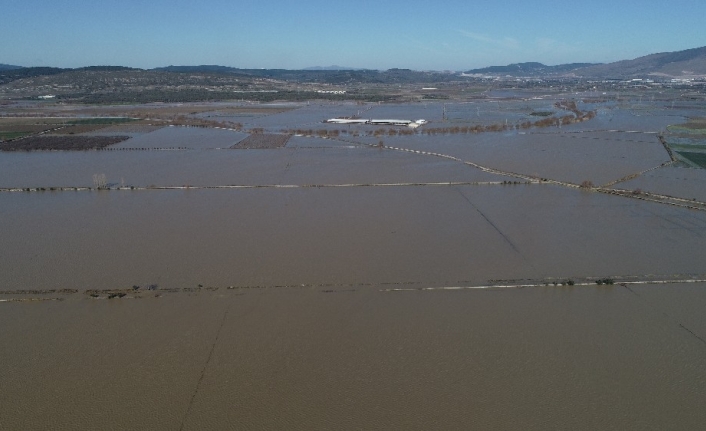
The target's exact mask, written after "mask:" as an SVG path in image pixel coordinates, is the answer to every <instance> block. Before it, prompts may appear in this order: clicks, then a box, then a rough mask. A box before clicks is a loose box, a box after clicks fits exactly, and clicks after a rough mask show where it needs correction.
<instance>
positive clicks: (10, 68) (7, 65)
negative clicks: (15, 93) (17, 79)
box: [0, 63, 22, 70]
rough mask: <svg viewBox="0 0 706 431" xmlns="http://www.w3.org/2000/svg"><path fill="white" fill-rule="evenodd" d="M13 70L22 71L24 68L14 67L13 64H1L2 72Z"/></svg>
mask: <svg viewBox="0 0 706 431" xmlns="http://www.w3.org/2000/svg"><path fill="white" fill-rule="evenodd" d="M13 69H22V66H13V65H11V64H2V63H0V70H13Z"/></svg>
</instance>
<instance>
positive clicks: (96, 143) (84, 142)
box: [0, 136, 130, 151]
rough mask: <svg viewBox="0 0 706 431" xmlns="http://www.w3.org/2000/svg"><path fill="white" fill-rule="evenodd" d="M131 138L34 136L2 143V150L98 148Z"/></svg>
mask: <svg viewBox="0 0 706 431" xmlns="http://www.w3.org/2000/svg"><path fill="white" fill-rule="evenodd" d="M127 139H130V137H129V136H32V137H28V138H24V139H16V140H14V141H8V142H2V143H0V151H85V150H98V149H101V148H105V147H107V146H108V145H113V144H117V143H119V142H122V141H125V140H127Z"/></svg>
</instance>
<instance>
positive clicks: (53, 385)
mask: <svg viewBox="0 0 706 431" xmlns="http://www.w3.org/2000/svg"><path fill="white" fill-rule="evenodd" d="M352 108H354V107H353V106H339V107H336V110H343V109H352ZM418 108H419V107H417V108H415V109H418ZM319 111H321V112H323V111H324V107H323V106H317V107H313V108H309V111H301V112H298V113H296V115H301V116H302V117H301V118H299V117H296V116H295V117H292V118H291V123H292V124H293V123H296V122H297V121H299V120H300V119H301V120H303V119H305V118H312V115H313V114H316V115H317V116H318V115H319ZM381 111H382V110H381ZM294 112H297V111H294ZM280 115H287V114H286V113H285V114H275V115H273V116H272V117H276V116H280ZM291 115H295V114H294V113H292V114H291ZM268 118H270V117H268ZM268 121H275V118H272V119H270V120H268ZM272 124H274V123H272ZM645 124H646V123H645ZM273 127H274V126H273ZM172 129H174V130H171V131H168V132H166V133H167V134H168V135H169V136H172V134H176V135H174V137H175V139H176V140H177V141H178V140H179V139H182V138H183V142H187V141H188V139H187V138H186V137H185V136H186V135H184V136H178V134H179V132H178V131H175V130H177V129H176V128H172ZM153 133H155V132H153ZM186 133H191V132H186ZM199 133H202V132H201V131H199ZM203 133H205V132H203ZM225 133H226V132H224V133H223V134H221V133H220V132H219V133H218V138H217V139H216V140H218V139H221V137H222V138H223V139H224V141H223V142H224V143H227V142H230V139H231V138H232V137H233V136H234V135H230V134H228V135H226V134H225ZM150 135H152V133H148V134H145V135H142V137H143V138H144V139H154V138H155V137H159V136H160V135H153V136H152V137H151V138H147V137H149V136H150ZM164 136H167V135H164ZM189 136H191V135H189ZM194 136H196V135H194ZM199 136H201V137H202V138H204V139H205V140H203V141H202V145H201V146H200V147H199V148H200V149H198V150H192V151H133V152H130V151H108V152H81V153H58V152H51V153H22V154H0V187H10V186H16V187H46V186H52V185H57V186H62V185H63V186H80V185H92V184H91V176H92V175H93V174H94V173H105V174H106V176H107V177H108V180H109V182H120V179H121V178H122V177H124V178H125V181H126V183H127V184H131V183H133V184H137V185H148V184H156V185H180V184H184V183H191V184H192V185H199V184H200V185H205V186H217V185H224V184H229V183H230V184H251V185H263V184H286V185H294V186H302V185H307V184H328V185H342V184H351V183H360V184H381V183H395V182H401V183H402V182H403V183H415V182H417V183H424V182H441V181H446V182H448V181H466V182H478V181H479V182H485V181H498V180H500V181H502V180H506V179H511V178H508V177H503V176H500V175H494V174H490V173H486V172H482V171H481V170H479V169H476V168H473V167H470V166H466V165H463V164H462V163H459V162H457V161H453V160H448V159H443V158H439V157H433V156H425V155H421V154H416V153H409V152H402V151H394V150H379V149H375V148H367V147H356V146H355V145H353V144H351V143H350V142H349V143H346V142H337V141H331V140H321V139H314V138H305V137H294V138H292V140H291V141H290V143H288V146H287V147H285V148H281V149H277V150H252V151H250V150H242V151H239V150H210V149H208V148H211V147H212V146H211V145H210V144H209V143H208V136H210V135H199ZM214 136H215V135H214ZM587 136H590V135H587ZM630 136H633V135H630V134H607V133H605V132H597V133H596V134H595V135H594V136H592V137H594V138H597V139H573V138H571V139H570V138H567V137H566V136H551V137H545V136H540V137H537V136H525V137H520V136H518V135H515V136H513V135H507V136H505V135H503V134H492V135H469V136H463V137H461V136H455V137H453V136H447V137H439V136H437V137H433V138H432V137H427V136H422V137H412V138H409V139H407V140H405V138H402V137H400V138H390V139H389V141H390V142H389V143H388V142H387V141H388V139H387V138H385V139H386V143H388V145H392V143H393V142H394V143H395V145H399V147H400V148H403V147H404V148H409V149H416V150H421V151H438V152H443V153H447V154H452V155H455V156H456V157H459V158H462V159H464V160H470V161H474V162H477V163H481V162H482V163H481V164H491V165H494V164H497V165H498V166H494V167H502V168H505V169H510V168H512V169H518V171H519V172H528V173H532V172H534V171H535V170H536V171H537V173H538V174H539V175H540V176H547V177H556V179H566V180H572V181H573V180H576V181H578V180H580V179H585V178H584V176H585V175H586V174H588V173H591V172H596V173H597V177H598V178H597V179H598V180H599V181H604V180H607V179H614V178H620V177H621V176H623V175H626V174H628V173H633V172H636V171H638V170H641V169H643V168H647V167H651V166H653V165H654V164H655V163H657V164H659V163H661V162H662V161H664V160H665V155H666V152H664V150H663V149H662V148H661V147H660V145H659V143H658V142H652V141H651V140H650V139H648V137H649V135H639V136H638V139H632V138H630V139H632V141H628V138H629V137H630ZM613 138H615V139H613ZM364 139H369V138H364ZM466 139H471V140H470V143H464V140H466ZM515 140H517V141H515ZM157 141H159V139H157ZM633 141H636V142H633ZM155 142H156V141H155ZM180 142H181V141H180ZM214 142H215V141H214ZM218 142H220V141H218ZM520 143H521V144H520ZM290 144H291V145H292V146H291V147H290ZM543 150H544V151H543ZM556 166H560V167H561V168H556ZM572 168H573V170H572ZM652 172H654V174H653V175H650V176H647V177H645V178H644V179H643V181H646V182H647V183H646V184H647V185H649V186H650V187H654V188H655V190H667V191H669V190H675V189H677V188H679V187H680V186H679V184H680V183H679V181H682V182H684V183H688V184H690V185H686V186H685V187H684V188H682V190H683V191H685V193H688V192H689V191H693V190H696V189H695V188H694V187H695V186H694V185H693V184H691V183H693V182H698V181H700V178H701V176H700V174H698V173H697V172H694V171H688V172H686V171H682V170H674V171H668V170H666V168H665V169H660V170H656V171H652ZM682 174H683V175H684V176H680V175H682ZM634 181H637V180H634ZM52 183H55V184H52ZM637 185H639V184H637ZM660 187H662V188H660ZM0 222H1V223H2V225H1V227H0V239H1V240H2V241H1V242H0V243H1V244H2V247H0V301H2V302H0V327H1V328H2V331H0V347H2V348H0V363H2V364H3V367H0V405H2V406H3V407H2V411H1V412H0V429H156V430H157V429H165V430H179V429H185V430H187V429H204V428H211V429H223V428H232V429H273V430H274V429H302V430H311V429H385V430H388V429H420V430H422V429H464V430H467V429H478V430H489V429H498V430H504V429H527V430H546V429H576V430H582V429H585V430H594V429H615V430H626V429H635V430H638V429H639V430H645V429H654V430H662V429H699V427H700V426H701V424H703V423H704V422H705V421H706V413H704V412H705V411H704V409H703V405H705V404H706V381H705V380H704V376H706V342H704V340H705V339H706V318H704V313H703V308H704V306H706V285H705V284H703V283H701V284H699V283H693V284H671V285H633V286H629V289H628V288H626V287H622V286H619V285H613V286H602V287H599V286H597V285H591V286H573V287H569V286H564V287H562V286H556V287H555V286H552V285H551V284H550V285H549V286H546V287H544V286H543V287H528V288H523V289H516V288H512V289H498V288H494V289H489V290H454V291H449V290H425V291H422V290H415V289H421V288H438V287H454V286H465V287H468V286H479V285H485V284H488V283H489V282H490V281H491V280H499V279H500V280H508V279H520V280H521V279H533V280H542V279H545V278H551V279H554V280H563V279H569V278H577V279H578V278H582V277H616V278H619V277H621V276H625V277H632V278H631V279H640V278H644V279H659V278H674V277H676V278H690V277H691V278H693V277H698V276H699V275H700V274H703V273H704V272H706V270H705V269H704V268H706V212H703V211H693V210H688V209H685V208H678V207H672V206H668V205H661V204H657V203H653V202H646V201H641V200H637V199H630V198H625V197H619V196H612V195H606V194H601V193H595V192H589V191H584V190H578V189H573V188H568V187H562V186H558V185H550V184H541V185H540V184H533V185H472V184H467V185H453V186H450V185H404V186H403V185H398V186H389V185H388V186H355V187H325V188H312V187H294V188H252V189H198V190H194V189H191V190H134V191H127V190H126V191H117V190H111V191H91V192H88V191H86V192H83V191H80V192H74V191H64V192H49V191H47V192H1V193H0ZM149 284H157V285H158V289H157V290H156V291H154V292H152V291H150V292H149V293H143V294H141V295H138V296H140V298H136V297H134V296H135V295H128V296H127V297H125V298H123V299H93V298H91V297H90V296H89V295H86V294H85V292H86V291H87V290H89V289H99V290H100V289H130V288H131V286H133V285H140V286H146V285H149ZM199 285H202V286H203V288H201V289H199V288H198V286H199ZM228 286H236V287H237V288H235V289H228ZM209 288H210V290H209ZM52 289H55V290H59V289H76V290H77V292H76V293H73V294H59V293H56V294H41V293H32V292H29V293H25V294H22V295H20V294H17V293H16V291H20V290H24V291H41V290H52ZM390 289H410V290H403V291H390ZM173 290H176V292H175V291H173ZM13 291H14V293H11V292H13ZM17 298H19V299H28V298H30V299H44V300H46V301H32V302H29V301H28V302H10V301H12V300H13V299H17ZM101 298H106V295H102V296H101ZM55 299H61V300H60V301H59V300H55Z"/></svg>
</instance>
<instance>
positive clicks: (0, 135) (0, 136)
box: [0, 132, 32, 141]
mask: <svg viewBox="0 0 706 431" xmlns="http://www.w3.org/2000/svg"><path fill="white" fill-rule="evenodd" d="M31 134H32V132H0V141H8V140H10V139H17V138H21V137H23V136H27V135H31Z"/></svg>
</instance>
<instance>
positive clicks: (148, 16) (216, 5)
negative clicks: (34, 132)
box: [0, 0, 706, 70]
mask: <svg viewBox="0 0 706 431" xmlns="http://www.w3.org/2000/svg"><path fill="white" fill-rule="evenodd" d="M0 23H1V24H2V25H0V63H7V64H16V65H21V66H58V67H79V66H88V65H122V66H132V67H141V68H152V67H157V66H166V65H200V64H219V65H224V66H233V67H241V68H261V67H262V68H288V69H298V68H304V67H309V66H329V65H332V64H336V65H341V66H350V67H365V68H371V69H388V68H392V67H400V68H411V69H418V70H429V69H433V70H467V69H471V68H476V67H485V66H491V65H505V64H509V63H515V62H524V61H539V62H542V63H545V64H550V65H553V64H560V63H570V62H610V61H616V60H622V59H630V58H635V57H639V56H642V55H646V54H651V53H655V52H664V51H678V50H682V49H688V48H696V47H700V46H706V1H705V0H670V1H666V0H660V1H655V0H642V1H637V0H612V1H607V0H593V1H546V0H533V1H527V0H508V1H488V2H479V1H469V0H466V1H463V0H451V1H445V2H441V3H436V2H431V1H417V0H404V1H402V0H392V1H386V2H382V1H368V0H358V1H345V2H343V1H341V2H336V1H319V0H313V1H284V0H249V1H244V0H234V1H233V0H231V1H226V0H203V1H201V2H197V1H193V0H192V1H185V0H169V1H167V0H140V1H138V0H120V1H117V0H114V1H101V0H0Z"/></svg>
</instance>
